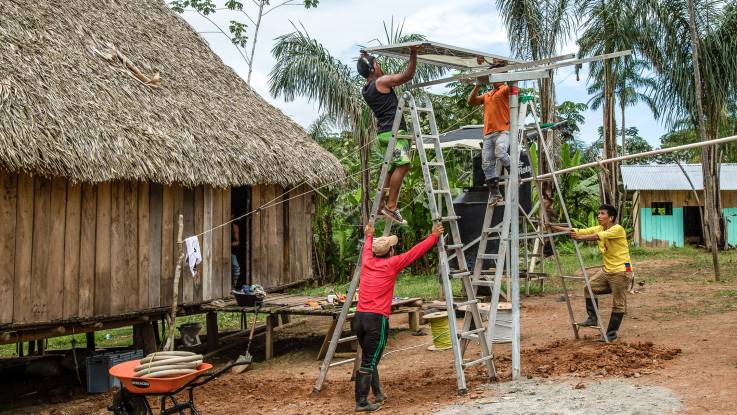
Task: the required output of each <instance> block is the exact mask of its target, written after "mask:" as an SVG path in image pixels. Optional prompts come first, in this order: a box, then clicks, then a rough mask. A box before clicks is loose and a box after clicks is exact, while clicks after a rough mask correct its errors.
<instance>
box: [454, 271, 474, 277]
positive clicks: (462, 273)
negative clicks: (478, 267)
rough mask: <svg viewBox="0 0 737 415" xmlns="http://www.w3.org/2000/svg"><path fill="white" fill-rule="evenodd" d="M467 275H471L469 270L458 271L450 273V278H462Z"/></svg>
mask: <svg viewBox="0 0 737 415" xmlns="http://www.w3.org/2000/svg"><path fill="white" fill-rule="evenodd" d="M469 275H471V271H460V272H451V273H450V277H451V278H463V277H468V276H469Z"/></svg>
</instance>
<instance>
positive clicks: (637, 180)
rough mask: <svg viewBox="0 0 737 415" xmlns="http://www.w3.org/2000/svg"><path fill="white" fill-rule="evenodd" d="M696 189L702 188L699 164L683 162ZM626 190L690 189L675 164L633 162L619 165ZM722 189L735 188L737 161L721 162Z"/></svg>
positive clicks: (736, 184)
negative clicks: (633, 163)
mask: <svg viewBox="0 0 737 415" xmlns="http://www.w3.org/2000/svg"><path fill="white" fill-rule="evenodd" d="M683 169H684V170H686V174H688V177H689V178H690V179H691V182H693V185H694V187H695V188H696V190H703V188H704V179H703V176H702V174H701V164H683ZM621 171H622V182H623V183H624V186H625V188H626V189H627V190H691V185H689V183H688V180H687V179H686V177H685V176H684V175H683V172H682V171H681V168H680V167H678V165H677V164H635V165H632V164H630V165H623V166H621ZM719 179H720V182H721V183H720V184H721V188H722V190H737V163H722V165H721V176H720V177H719Z"/></svg>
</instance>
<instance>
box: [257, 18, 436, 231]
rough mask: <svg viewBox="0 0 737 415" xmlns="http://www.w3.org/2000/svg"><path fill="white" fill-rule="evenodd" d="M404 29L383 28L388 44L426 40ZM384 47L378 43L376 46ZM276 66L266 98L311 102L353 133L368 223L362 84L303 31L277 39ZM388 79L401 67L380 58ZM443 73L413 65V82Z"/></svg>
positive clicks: (370, 123) (368, 131) (371, 127)
mask: <svg viewBox="0 0 737 415" xmlns="http://www.w3.org/2000/svg"><path fill="white" fill-rule="evenodd" d="M402 30H403V24H400V25H398V26H395V25H394V21H393V20H392V21H391V23H390V24H389V25H387V23H384V34H385V41H386V43H387V44H394V43H403V42H413V41H422V40H426V39H425V37H424V36H422V35H418V34H404V33H403V32H402ZM375 42H377V43H379V44H383V43H382V42H381V41H379V40H375ZM271 53H272V54H273V55H274V57H275V58H276V64H275V65H274V67H273V68H272V70H271V72H270V73H269V86H270V92H271V94H272V95H273V96H274V97H278V96H282V97H283V98H284V100H285V101H292V100H294V98H295V97H296V96H298V95H299V96H302V97H305V98H307V99H308V100H309V101H311V102H316V103H317V104H318V107H319V109H320V111H321V112H323V113H325V114H327V115H329V116H330V118H331V119H333V120H334V121H335V122H336V126H337V127H338V128H341V129H343V130H349V131H352V132H353V137H354V138H355V139H356V141H357V144H358V147H359V149H360V150H361V151H360V158H361V170H362V171H363V176H362V180H361V182H362V187H363V193H362V204H361V205H362V217H363V219H364V221H365V220H366V218H367V217H368V210H369V200H370V197H369V195H368V189H369V168H368V158H369V157H368V155H369V145H368V144H369V143H370V142H371V138H372V137H373V136H374V135H375V131H376V126H375V123H374V117H373V115H372V113H371V110H370V109H369V108H368V107H367V106H366V104H365V102H364V101H363V98H362V96H361V88H362V87H363V85H364V84H365V79H363V78H362V77H361V76H360V75H358V74H357V73H355V72H354V71H353V70H352V69H351V67H350V66H349V65H347V64H345V63H343V62H341V61H340V60H339V59H337V58H335V57H334V56H333V55H332V54H330V52H329V51H328V50H327V49H325V47H324V46H323V45H322V44H320V42H318V41H317V40H316V39H313V38H312V37H310V35H309V34H308V33H307V31H306V30H305V29H304V28H302V29H299V28H297V27H295V31H294V32H292V33H287V34H285V35H282V36H279V37H277V38H276V43H275V45H274V47H273V49H272V51H271ZM380 63H381V65H382V68H385V69H386V72H387V73H392V72H398V71H399V68H401V67H403V66H404V64H405V63H404V62H403V61H402V60H400V59H394V58H380ZM444 73H445V69H443V68H440V67H437V66H430V65H424V64H418V65H417V70H416V71H415V80H417V81H418V82H423V81H429V80H432V79H435V78H437V77H439V76H441V75H443V74H444Z"/></svg>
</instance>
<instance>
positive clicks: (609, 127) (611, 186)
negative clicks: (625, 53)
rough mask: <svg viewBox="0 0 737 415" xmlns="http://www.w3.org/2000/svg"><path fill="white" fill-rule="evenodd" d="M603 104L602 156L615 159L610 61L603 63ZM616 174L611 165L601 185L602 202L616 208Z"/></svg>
mask: <svg viewBox="0 0 737 415" xmlns="http://www.w3.org/2000/svg"><path fill="white" fill-rule="evenodd" d="M603 64H604V102H603V120H602V121H603V128H602V130H603V131H602V134H603V136H602V142H603V149H602V150H603V151H602V153H603V156H604V158H605V159H609V158H614V157H617V132H616V120H615V118H614V114H615V109H614V108H615V100H614V85H615V81H614V74H613V71H612V62H611V60H605V61H604V63H603ZM617 172H618V163H612V164H610V165H609V167H608V169H607V170H605V171H604V180H603V181H602V183H601V186H602V188H603V190H604V191H603V192H602V193H603V195H604V196H605V197H604V200H603V202H605V203H608V204H610V205H613V206H616V204H617V201H618V199H619V198H618V191H617Z"/></svg>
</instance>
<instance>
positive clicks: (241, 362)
mask: <svg viewBox="0 0 737 415" xmlns="http://www.w3.org/2000/svg"><path fill="white" fill-rule="evenodd" d="M260 307H261V304H256V308H255V309H254V310H253V324H251V334H249V335H248V344H247V345H246V351H245V353H243V354H242V355H240V356H238V358H237V359H236V360H235V366H233V367H232V368H231V369H230V373H233V374H236V375H237V374H240V373H243V372H245V371H246V370H248V368H249V367H250V366H251V362H253V356H251V353H250V352H249V350H250V349H251V343H252V342H253V331H254V330H255V329H256V318H257V317H258V309H259V308H260Z"/></svg>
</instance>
